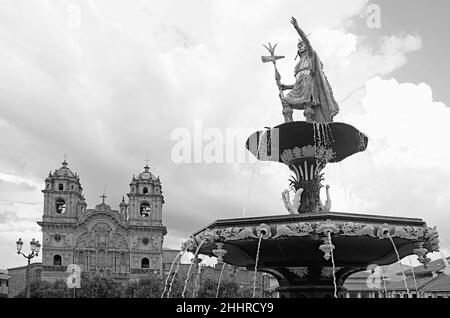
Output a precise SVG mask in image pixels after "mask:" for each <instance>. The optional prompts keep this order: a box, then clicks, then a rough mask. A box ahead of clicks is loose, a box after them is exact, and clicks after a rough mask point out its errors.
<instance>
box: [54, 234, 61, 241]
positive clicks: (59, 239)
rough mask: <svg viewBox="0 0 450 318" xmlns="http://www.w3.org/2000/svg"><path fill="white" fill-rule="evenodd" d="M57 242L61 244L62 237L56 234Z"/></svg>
mask: <svg viewBox="0 0 450 318" xmlns="http://www.w3.org/2000/svg"><path fill="white" fill-rule="evenodd" d="M54 238H55V242H59V241H61V235H59V234H55V237H54Z"/></svg>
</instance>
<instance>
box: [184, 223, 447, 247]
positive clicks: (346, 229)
mask: <svg viewBox="0 0 450 318" xmlns="http://www.w3.org/2000/svg"><path fill="white" fill-rule="evenodd" d="M328 233H330V234H333V236H339V235H341V236H353V237H356V236H359V237H361V236H368V237H373V238H376V237H378V238H379V239H387V238H389V236H391V237H392V238H401V239H406V240H416V241H421V242H423V243H424V244H423V247H424V248H426V249H427V250H428V252H436V251H439V239H438V233H437V231H436V229H435V228H422V227H416V226H394V225H389V224H386V223H384V224H380V225H377V224H367V223H354V222H345V223H343V222H334V221H331V220H329V219H328V220H326V221H318V222H292V223H285V224H274V225H267V224H264V223H263V224H259V225H256V224H255V225H249V226H242V227H240V226H230V227H224V228H216V229H206V230H205V231H203V232H201V233H199V234H197V235H196V236H195V237H193V238H191V239H190V240H188V241H187V242H185V248H188V250H190V251H192V250H195V249H196V248H197V247H198V245H199V244H200V242H202V241H204V242H205V243H208V244H210V243H217V242H226V241H238V240H248V239H255V240H257V239H259V235H260V234H262V238H263V239H265V240H266V239H281V238H286V237H304V236H309V235H314V234H325V235H327V234H328ZM391 233H392V234H391Z"/></svg>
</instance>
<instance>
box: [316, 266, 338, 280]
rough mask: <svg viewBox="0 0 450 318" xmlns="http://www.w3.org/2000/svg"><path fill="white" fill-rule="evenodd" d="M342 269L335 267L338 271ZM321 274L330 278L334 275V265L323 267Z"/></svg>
mask: <svg viewBox="0 0 450 318" xmlns="http://www.w3.org/2000/svg"><path fill="white" fill-rule="evenodd" d="M340 269H341V267H335V269H334V270H335V272H337V271H338V270H340ZM320 276H321V277H322V278H328V277H331V276H333V267H329V266H326V267H322V270H321V272H320Z"/></svg>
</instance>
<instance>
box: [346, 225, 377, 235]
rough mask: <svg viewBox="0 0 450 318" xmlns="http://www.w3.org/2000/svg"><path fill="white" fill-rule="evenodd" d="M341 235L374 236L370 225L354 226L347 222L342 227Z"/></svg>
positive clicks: (373, 229) (373, 230)
mask: <svg viewBox="0 0 450 318" xmlns="http://www.w3.org/2000/svg"><path fill="white" fill-rule="evenodd" d="M341 230H342V232H343V233H342V235H344V236H370V237H376V236H375V228H374V227H373V226H372V225H370V224H355V223H353V222H347V223H345V224H344V225H342V228H341Z"/></svg>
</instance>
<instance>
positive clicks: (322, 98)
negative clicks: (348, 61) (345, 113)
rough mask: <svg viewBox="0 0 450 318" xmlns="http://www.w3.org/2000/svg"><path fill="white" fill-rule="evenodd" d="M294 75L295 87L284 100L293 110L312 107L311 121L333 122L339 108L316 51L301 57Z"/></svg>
mask: <svg viewBox="0 0 450 318" xmlns="http://www.w3.org/2000/svg"><path fill="white" fill-rule="evenodd" d="M294 75H295V78H296V81H295V84H294V87H293V88H292V90H291V91H290V92H289V93H288V94H287V95H286V96H285V98H284V100H285V101H286V102H288V104H289V106H290V107H292V108H293V109H305V105H311V107H312V109H313V110H314V114H313V115H312V116H311V119H312V120H313V121H314V122H332V121H333V117H334V116H335V115H336V114H337V113H338V112H339V106H338V104H337V103H336V101H335V99H334V97H333V91H332V90H331V86H330V83H329V82H328V79H327V78H326V76H325V74H324V73H323V70H322V62H321V61H320V59H319V57H318V56H317V53H316V52H315V51H313V54H312V55H310V54H307V53H306V54H303V55H302V56H300V61H299V62H298V64H297V65H296V66H295V71H294Z"/></svg>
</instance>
